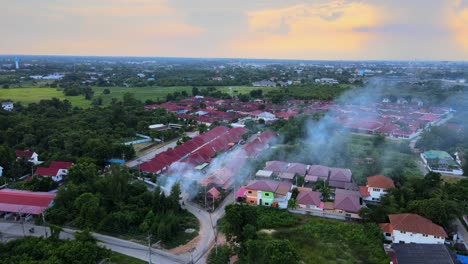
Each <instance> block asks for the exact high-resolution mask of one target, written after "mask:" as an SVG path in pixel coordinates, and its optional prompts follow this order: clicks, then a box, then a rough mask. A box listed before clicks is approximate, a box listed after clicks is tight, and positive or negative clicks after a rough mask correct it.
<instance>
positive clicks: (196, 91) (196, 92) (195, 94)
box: [192, 86, 199, 96]
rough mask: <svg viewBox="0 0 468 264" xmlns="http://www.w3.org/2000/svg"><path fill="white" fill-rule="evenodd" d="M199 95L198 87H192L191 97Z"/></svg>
mask: <svg viewBox="0 0 468 264" xmlns="http://www.w3.org/2000/svg"><path fill="white" fill-rule="evenodd" d="M198 93H199V91H198V87H195V86H193V87H192V96H197V95H198Z"/></svg>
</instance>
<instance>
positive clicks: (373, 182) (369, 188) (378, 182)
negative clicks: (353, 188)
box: [359, 175, 395, 202]
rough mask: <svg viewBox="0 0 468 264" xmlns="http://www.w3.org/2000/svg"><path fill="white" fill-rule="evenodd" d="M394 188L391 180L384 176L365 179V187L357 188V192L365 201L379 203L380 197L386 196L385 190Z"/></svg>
mask: <svg viewBox="0 0 468 264" xmlns="http://www.w3.org/2000/svg"><path fill="white" fill-rule="evenodd" d="M390 188H395V184H394V183H393V180H392V179H390V178H389V177H386V176H384V175H375V176H370V177H367V185H366V186H359V192H360V193H361V196H362V197H363V199H364V200H365V201H375V202H378V201H380V197H382V195H385V194H387V190H388V189H390Z"/></svg>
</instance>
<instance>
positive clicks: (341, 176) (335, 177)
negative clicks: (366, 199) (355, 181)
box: [328, 168, 353, 189]
mask: <svg viewBox="0 0 468 264" xmlns="http://www.w3.org/2000/svg"><path fill="white" fill-rule="evenodd" d="M352 176H353V174H352V173H351V170H350V169H343V168H330V176H329V178H328V186H329V187H330V188H340V189H349V188H353V187H352V186H351V185H352V184H351V183H352Z"/></svg>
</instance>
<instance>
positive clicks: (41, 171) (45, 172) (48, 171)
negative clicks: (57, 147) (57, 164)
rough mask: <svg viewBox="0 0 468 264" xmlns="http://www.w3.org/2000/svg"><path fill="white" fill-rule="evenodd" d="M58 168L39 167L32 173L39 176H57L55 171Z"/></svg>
mask: <svg viewBox="0 0 468 264" xmlns="http://www.w3.org/2000/svg"><path fill="white" fill-rule="evenodd" d="M59 170H60V169H59V168H43V167H39V168H37V170H36V171H35V172H34V175H41V176H50V177H52V176H57V173H58V171H59Z"/></svg>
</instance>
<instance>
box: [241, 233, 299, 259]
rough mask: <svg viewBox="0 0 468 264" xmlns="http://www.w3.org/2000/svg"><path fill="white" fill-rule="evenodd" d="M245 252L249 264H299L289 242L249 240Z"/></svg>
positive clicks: (297, 256) (297, 257)
mask: <svg viewBox="0 0 468 264" xmlns="http://www.w3.org/2000/svg"><path fill="white" fill-rule="evenodd" d="M247 251H248V255H247V261H248V262H249V263H264V264H280V263H291V264H295V263H300V258H299V255H298V253H297V252H296V250H295V249H294V247H293V245H292V244H291V242H289V240H276V239H274V240H249V241H248V242H247Z"/></svg>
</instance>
